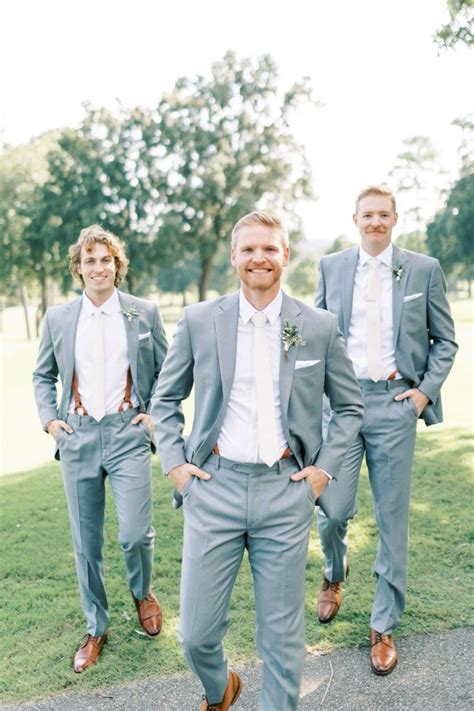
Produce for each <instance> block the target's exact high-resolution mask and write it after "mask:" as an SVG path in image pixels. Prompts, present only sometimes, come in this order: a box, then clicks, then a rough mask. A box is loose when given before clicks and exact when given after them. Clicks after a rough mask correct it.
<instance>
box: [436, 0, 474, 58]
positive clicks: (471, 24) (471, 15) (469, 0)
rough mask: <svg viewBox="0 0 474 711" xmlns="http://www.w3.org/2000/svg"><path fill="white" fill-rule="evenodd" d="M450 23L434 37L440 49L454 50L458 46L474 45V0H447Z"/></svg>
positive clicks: (441, 28)
mask: <svg viewBox="0 0 474 711" xmlns="http://www.w3.org/2000/svg"><path fill="white" fill-rule="evenodd" d="M446 4H447V8H448V12H449V22H447V23H446V24H445V25H442V26H441V27H440V28H439V30H438V31H437V32H436V34H435V35H434V40H435V42H436V44H437V45H438V47H439V49H452V48H454V47H456V45H458V44H465V45H467V46H468V47H471V46H472V45H473V44H474V0H447V2H446Z"/></svg>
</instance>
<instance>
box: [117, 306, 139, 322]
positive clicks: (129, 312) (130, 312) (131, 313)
mask: <svg viewBox="0 0 474 711" xmlns="http://www.w3.org/2000/svg"><path fill="white" fill-rule="evenodd" d="M121 313H123V315H124V316H125V318H126V319H127V321H128V322H129V323H131V321H132V319H134V318H135V316H138V314H139V312H138V311H137V310H136V308H135V306H130V308H129V309H122V310H121Z"/></svg>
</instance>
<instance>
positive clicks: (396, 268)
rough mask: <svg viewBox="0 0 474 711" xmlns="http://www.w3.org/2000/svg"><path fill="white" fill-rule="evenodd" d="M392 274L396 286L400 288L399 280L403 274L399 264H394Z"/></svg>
mask: <svg viewBox="0 0 474 711" xmlns="http://www.w3.org/2000/svg"><path fill="white" fill-rule="evenodd" d="M392 274H393V276H394V277H395V279H396V280H397V282H398V286H400V279H401V278H402V274H403V267H402V265H401V264H394V265H393V267H392Z"/></svg>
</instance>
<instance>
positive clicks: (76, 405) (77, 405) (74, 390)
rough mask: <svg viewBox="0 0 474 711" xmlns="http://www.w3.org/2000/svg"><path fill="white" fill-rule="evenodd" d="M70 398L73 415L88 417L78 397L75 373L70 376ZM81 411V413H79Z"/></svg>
mask: <svg viewBox="0 0 474 711" xmlns="http://www.w3.org/2000/svg"><path fill="white" fill-rule="evenodd" d="M72 396H73V398H74V414H75V415H88V414H89V413H88V412H87V410H86V408H85V407H84V405H83V404H82V402H81V396H80V395H79V385H78V383H77V373H76V371H74V375H73V376H72ZM79 410H82V412H79Z"/></svg>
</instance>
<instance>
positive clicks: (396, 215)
mask: <svg viewBox="0 0 474 711" xmlns="http://www.w3.org/2000/svg"><path fill="white" fill-rule="evenodd" d="M397 222H398V212H396V213H395V217H394V220H393V224H394V225H396V224H397Z"/></svg>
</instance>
